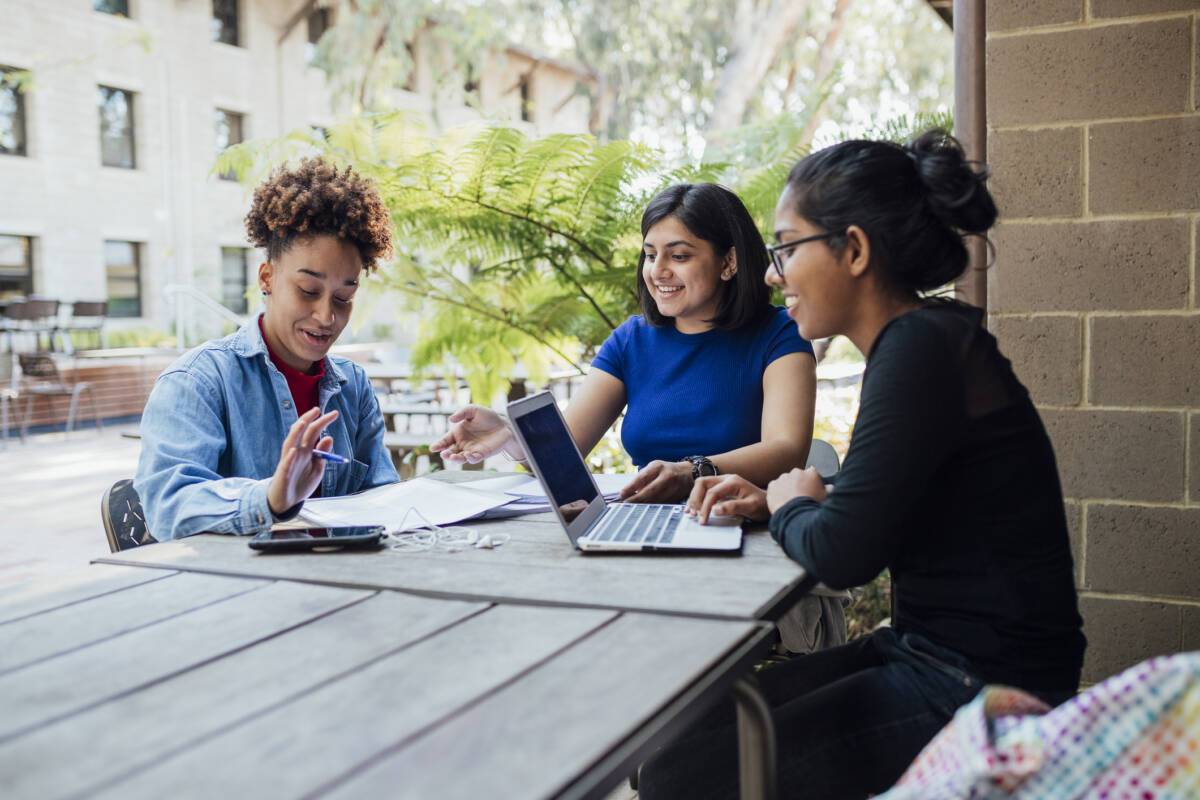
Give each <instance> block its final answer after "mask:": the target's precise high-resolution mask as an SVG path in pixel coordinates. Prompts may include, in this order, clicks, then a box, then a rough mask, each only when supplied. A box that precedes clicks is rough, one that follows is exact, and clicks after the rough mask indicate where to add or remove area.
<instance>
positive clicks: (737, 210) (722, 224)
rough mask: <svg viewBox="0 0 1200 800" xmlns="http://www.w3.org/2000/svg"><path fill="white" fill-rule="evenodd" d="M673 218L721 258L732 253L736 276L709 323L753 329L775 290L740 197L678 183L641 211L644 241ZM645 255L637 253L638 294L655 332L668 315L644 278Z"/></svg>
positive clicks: (758, 236)
mask: <svg viewBox="0 0 1200 800" xmlns="http://www.w3.org/2000/svg"><path fill="white" fill-rule="evenodd" d="M667 217H675V218H676V219H678V220H679V221H680V222H682V223H683V224H684V225H686V226H687V229H688V230H689V231H691V232H692V233H693V234H694V235H696V236H698V237H700V238H701V239H703V240H704V241H706V242H708V243H710V244H711V245H712V246H713V252H715V253H716V255H717V258H718V259H723V258H724V257H725V255H726V254H727V253H728V252H729V250H730V248H732V249H733V251H734V253H735V254H736V257H737V273H736V274H735V275H734V276H733V277H732V278H730V279H729V280H727V281H723V282H722V284H721V296H720V298H719V301H718V303H717V314H716V316H714V317H713V318H712V319H710V320H705V321H706V322H710V323H712V325H713V327H714V328H719V329H722V330H736V329H737V328H741V327H743V326H745V325H749V324H750V323H752V322H753V321H754V320H756V319H758V317H759V316H760V315H761V314H762V313H763V312H764V311H765V310H766V309H767V308H768V307H769V306H770V304H771V290H770V289H769V288H768V287H767V284H766V283H765V282H764V281H763V276H764V275H766V272H767V248H766V245H765V244H763V239H762V234H760V233H759V232H758V228H757V227H756V226H755V224H754V219H753V218H752V217H751V216H750V212H749V211H747V210H746V206H745V205H743V204H742V201H741V200H740V199H739V198H738V196H737V195H736V194H734V193H733V192H731V191H729V190H728V189H726V188H725V187H724V186H718V185H717V184H715V183H678V184H675V185H674V186H669V187H667V188H666V189H663V190H662V191H661V192H659V193H658V194H657V195H655V196H654V199H653V200H651V201H650V203H649V205H647V206H646V210H645V211H644V212H643V213H642V238H643V239H644V238H645V237H646V234H647V233H648V232H649V231H650V229H651V228H653V227H654V226H655V225H657V224H658V223H659V222H661V221H662V220H664V219H666V218H667ZM645 263H646V251H645V249H643V250H642V252H641V253H639V254H638V270H637V293H638V302H639V303H640V304H641V306H642V316H643V318H644V319H645V320H646V321H647V322H649V323H650V324H651V325H653V326H654V327H656V328H661V327H663V326H664V325H666V324H667V323H668V321H669V320H670V319H671V318H670V317H666V316H663V315H662V314H660V313H659V311H658V306H657V305H656V304H655V302H654V297H653V296H652V295H651V294H650V288H649V287H648V286H646V280H645V278H644V277H643V276H642V268H643V266H645Z"/></svg>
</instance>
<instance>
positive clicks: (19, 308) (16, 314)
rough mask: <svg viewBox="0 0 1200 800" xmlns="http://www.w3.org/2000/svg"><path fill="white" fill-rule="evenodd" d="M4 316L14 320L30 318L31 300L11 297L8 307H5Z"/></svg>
mask: <svg viewBox="0 0 1200 800" xmlns="http://www.w3.org/2000/svg"><path fill="white" fill-rule="evenodd" d="M4 316H6V317H8V318H9V319H11V320H13V321H14V322H15V321H23V320H27V319H29V301H28V300H26V299H25V298H24V297H13V298H10V299H9V301H8V305H7V307H6V308H5V309H4Z"/></svg>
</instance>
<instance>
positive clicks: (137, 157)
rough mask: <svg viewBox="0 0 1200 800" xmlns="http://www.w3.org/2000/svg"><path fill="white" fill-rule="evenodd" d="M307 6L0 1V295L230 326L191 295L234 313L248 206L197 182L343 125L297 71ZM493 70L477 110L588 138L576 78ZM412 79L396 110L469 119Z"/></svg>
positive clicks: (155, 321)
mask: <svg viewBox="0 0 1200 800" xmlns="http://www.w3.org/2000/svg"><path fill="white" fill-rule="evenodd" d="M313 9H314V4H312V3H309V2H307V0H0V20H3V23H2V24H0V69H7V70H17V71H29V72H30V73H31V74H32V83H31V84H29V85H28V86H27V87H25V91H24V92H22V93H19V96H18V93H14V92H13V91H12V90H11V88H10V89H9V90H8V91H6V92H0V300H2V299H3V297H5V296H14V295H21V294H29V293H32V294H37V295H43V296H47V297H53V298H57V299H60V300H63V301H67V302H70V301H74V300H91V299H107V300H108V301H109V310H110V315H111V316H112V318H111V319H110V322H109V323H108V324H109V327H110V329H120V328H121V327H137V328H155V329H159V330H171V329H173V328H174V327H176V325H178V326H179V327H182V328H183V330H184V331H185V332H186V333H187V334H188V335H187V337H186V338H187V340H188V341H195V340H196V339H197V338H203V337H205V336H209V335H213V334H214V333H216V332H218V331H219V330H220V329H221V327H222V326H226V327H227V326H228V325H229V321H228V320H227V319H223V318H222V317H221V316H220V315H219V314H218V313H217V312H218V311H219V309H214V308H213V307H212V305H211V303H209V304H205V303H203V302H202V300H203V298H202V297H200V296H201V295H202V296H203V297H207V298H209V299H210V300H211V301H215V302H217V303H221V304H222V305H224V306H225V307H226V308H228V309H230V310H232V311H233V312H235V313H244V312H245V310H246V308H247V306H246V300H245V297H244V292H245V287H246V285H247V281H249V283H250V285H253V275H254V270H255V268H256V267H257V264H258V260H259V258H258V254H257V253H255V252H253V251H252V250H250V249H248V245H247V243H246V241H245V232H244V229H243V225H242V219H243V217H244V215H245V211H246V209H247V207H248V203H249V197H248V193H247V191H246V189H245V188H244V187H242V186H241V185H239V184H238V183H236V182H235V181H232V180H225V179H223V178H222V177H221V176H219V175H214V174H213V173H212V168H213V164H214V158H215V155H216V153H217V151H218V150H219V149H220V148H221V147H223V146H224V145H226V144H230V143H234V142H237V141H242V140H246V139H251V138H261V137H273V136H279V135H282V134H283V133H286V132H288V131H291V130H295V129H297V128H304V127H308V126H312V127H324V126H328V125H330V124H332V123H333V122H334V121H336V119H338V118H339V117H341V116H343V115H342V114H340V113H339V109H337V108H335V106H334V103H333V99H332V98H331V97H330V93H329V91H328V90H327V88H326V82H325V76H324V74H323V73H322V72H321V71H319V70H317V69H314V68H312V67H310V66H309V65H308V62H309V60H310V58H311V53H312V44H311V41H310V40H311V39H313V38H314V37H315V35H316V34H318V33H319V32H320V26H319V25H314V24H313V21H312V20H310V14H311V12H312V11H313ZM326 20H328V17H327V18H326ZM332 22H333V23H335V24H336V20H332ZM493 61H494V62H495V67H494V68H489V69H488V70H487V71H486V74H485V75H484V76H482V82H481V85H480V87H479V96H480V98H481V100H483V101H485V102H484V103H483V104H482V105H481V106H480V107H482V108H483V110H484V111H483V113H485V114H486V115H487V116H489V117H498V118H508V119H512V120H516V121H517V124H526V125H528V126H529V129H530V130H531V132H532V131H537V132H552V131H560V130H572V131H581V130H586V123H587V108H586V105H585V106H583V107H581V106H580V98H568V94H569V93H571V92H573V90H574V87H575V86H576V82H577V81H578V80H579V79H580V77H581V76H580V75H579V74H578V73H577V71H572V70H571V69H570V68H569V67H568V66H566V65H559V64H555V63H553V62H541V61H539V60H538V59H537V58H536V57H535V56H532V55H530V54H527V53H522V52H519V51H515V50H514V51H512V52H511V53H506V54H503V55H501V54H498V55H497V56H496V57H495V58H494V59H493ZM422 69H424V68H418V70H416V75H415V77H416V83H415V84H414V85H413V86H412V87H411V88H412V89H413V91H398V92H397V93H396V104H397V106H398V107H402V108H410V109H414V110H420V111H423V112H426V113H430V112H432V111H434V110H435V106H436V111H437V112H438V113H437V114H436V117H437V118H438V120H439V123H441V124H455V123H458V122H464V121H467V120H469V119H472V118H478V117H479V116H480V113H481V112H480V111H479V110H477V109H471V108H467V107H465V106H464V105H463V103H462V99H461V97H457V98H434V97H433V96H432V95H430V93H429V92H428V91H426V92H423V91H422V88H423V87H422V84H421V76H422ZM523 97H524V98H525V100H524V102H523V101H522V98H523ZM543 97H544V99H543ZM564 99H566V102H565V103H564V102H562V101H563V100H564ZM18 106H19V107H18ZM14 120H17V122H16V123H14ZM522 120H524V122H522ZM18 123H19V124H18ZM168 287H185V289H184V291H183V292H181V293H180V292H177V293H175V294H172V295H168V294H166V293H164V290H165V289H167V288H168ZM205 305H207V308H206V307H205ZM251 307H252V306H251Z"/></svg>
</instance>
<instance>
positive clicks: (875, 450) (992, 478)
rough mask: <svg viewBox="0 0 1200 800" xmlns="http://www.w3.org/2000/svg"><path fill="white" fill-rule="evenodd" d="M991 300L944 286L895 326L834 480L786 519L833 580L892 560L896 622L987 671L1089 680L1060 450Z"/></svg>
mask: <svg viewBox="0 0 1200 800" xmlns="http://www.w3.org/2000/svg"><path fill="white" fill-rule="evenodd" d="M981 313H982V312H980V311H979V310H978V309H975V308H972V307H970V306H966V305H963V304H961V303H957V302H949V301H935V302H932V303H930V304H929V305H927V306H926V307H924V308H922V309H919V310H917V311H912V312H909V313H906V314H903V315H901V316H899V317H897V318H896V319H894V320H892V321H891V322H890V323H888V325H887V326H885V327H884V329H883V330H882V331H881V332H880V334H879V335H878V336H877V337H876V339H875V342H874V344H873V345H872V347H871V352H870V353H869V354H868V356H867V369H866V371H865V372H864V374H863V382H862V398H861V402H860V405H859V412H858V419H857V420H856V422H855V424H854V433H853V436H852V438H851V441H850V449H849V451H848V452H847V454H846V459H845V462H844V465H843V468H842V470H841V472H840V473H839V474H838V476H837V481H836V488H835V490H834V492H833V493H832V494H831V495H829V497H828V498H827V499H826V500H825V502H823V503H818V502H816V501H815V500H812V499H811V498H804V497H801V498H796V499H795V500H792V501H791V502H789V503H787V504H786V505H784V506H783V507H782V508H780V509H779V510H778V511H777V512H776V513H775V514H774V516H772V517H771V524H770V528H771V534H772V536H774V537H775V539H776V541H778V542H779V543H780V544H781V545H782V546H783V548H784V550H785V551H786V552H787V554H788V555H789V556H791V557H792V558H793V559H795V560H796V561H798V562H800V563H801V564H803V565H804V566H805V567H806V568H807V569H809V570H810V571H811V572H812V573H814V574H815V575H816V576H817V577H818V578H820V579H821V580H822V581H823V582H824V583H825V584H826V585H827V586H830V587H833V588H845V587H849V586H857V585H860V584H863V583H866V582H868V581H870V580H871V579H872V578H874V577H875V576H876V575H878V574H879V573H880V571H882V570H883V568H884V567H888V568H890V569H891V573H892V580H893V588H894V592H895V602H896V605H895V617H894V619H893V620H892V624H893V627H895V628H896V629H897V630H898V631H901V632H903V631H913V632H916V633H919V634H921V635H923V636H925V637H927V638H929V639H930V640H932V641H934V642H936V643H938V644H940V645H942V646H944V647H948V648H950V649H952V650H954V651H956V652H958V653H961V654H962V655H964V656H966V657H967V658H968V659H969V660H970V661H971V662H972V664H973V665H974V667H975V669H976V671H977V672H978V673H979V675H980V676H981V677H982V678H983V679H984V680H985V681H988V682H994V683H1005V684H1008V685H1012V686H1018V687H1022V688H1025V689H1031V690H1074V689H1075V688H1077V686H1078V684H1079V672H1080V667H1081V665H1082V661H1083V651H1084V647H1085V644H1086V643H1085V639H1084V636H1083V632H1082V630H1081V626H1082V620H1081V619H1080V617H1079V611H1078V607H1077V603H1076V594H1075V585H1074V578H1073V568H1072V560H1071V552H1070V546H1069V543H1068V537H1067V525H1066V517H1065V513H1064V510H1063V498H1062V489H1061V486H1060V484H1059V480H1058V468H1057V466H1056V464H1055V460H1054V451H1053V449H1052V447H1051V445H1050V440H1049V438H1048V437H1047V435H1046V431H1045V428H1044V427H1043V426H1042V422H1041V419H1040V418H1039V417H1038V414H1037V411H1036V410H1035V409H1034V407H1033V404H1032V402H1030V399H1029V395H1028V392H1027V391H1026V389H1025V387H1024V386H1022V385H1021V383H1020V382H1019V381H1018V380H1017V378H1016V376H1015V375H1014V374H1013V371H1012V367H1011V365H1010V364H1009V361H1008V359H1006V358H1005V357H1004V356H1003V355H1001V354H1000V352H999V350H998V349H997V347H996V340H995V338H994V337H993V336H992V335H991V334H990V333H988V332H987V331H986V330H985V329H984V328H983V327H982V326H981V325H980V317H981Z"/></svg>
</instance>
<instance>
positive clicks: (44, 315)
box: [25, 297, 58, 320]
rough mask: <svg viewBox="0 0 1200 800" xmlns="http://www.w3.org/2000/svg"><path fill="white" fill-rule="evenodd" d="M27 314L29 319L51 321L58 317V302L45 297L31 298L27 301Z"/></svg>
mask: <svg viewBox="0 0 1200 800" xmlns="http://www.w3.org/2000/svg"><path fill="white" fill-rule="evenodd" d="M25 313H26V314H28V315H29V319H39V320H48V319H51V318H53V317H56V316H58V301H57V300H51V299H49V298H45V297H37V298H34V297H30V298H29V299H27V300H26V301H25Z"/></svg>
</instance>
